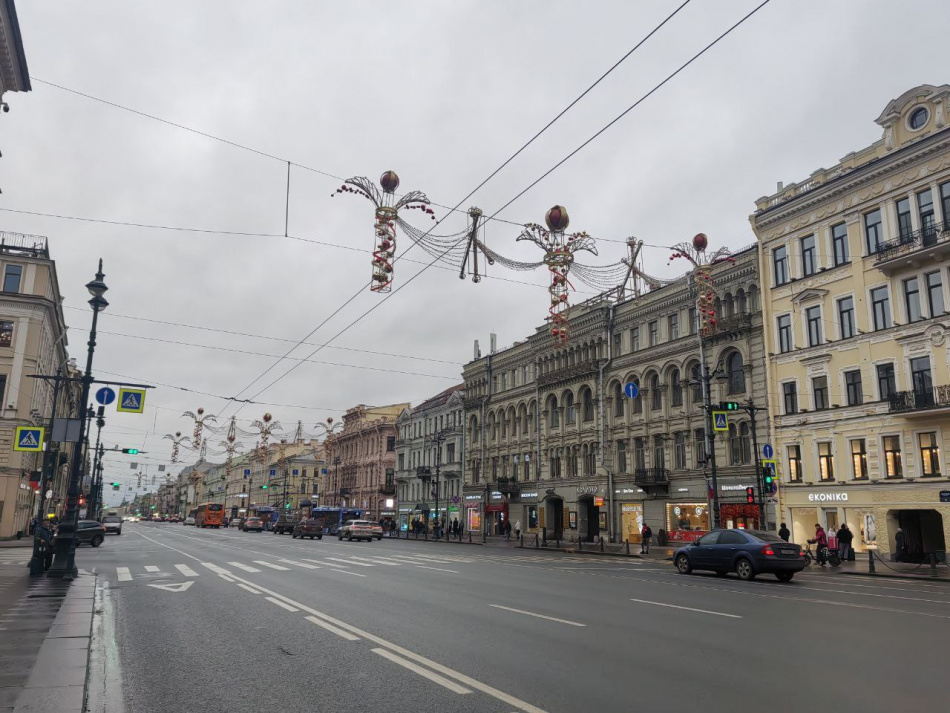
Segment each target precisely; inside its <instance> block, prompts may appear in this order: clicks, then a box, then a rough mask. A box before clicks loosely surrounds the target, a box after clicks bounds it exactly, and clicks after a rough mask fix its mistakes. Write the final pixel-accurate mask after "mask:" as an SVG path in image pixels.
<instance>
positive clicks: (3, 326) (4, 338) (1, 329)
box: [0, 322, 13, 347]
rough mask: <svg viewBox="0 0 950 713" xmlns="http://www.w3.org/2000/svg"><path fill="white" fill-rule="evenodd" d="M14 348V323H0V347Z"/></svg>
mask: <svg viewBox="0 0 950 713" xmlns="http://www.w3.org/2000/svg"><path fill="white" fill-rule="evenodd" d="M11 346H13V322H0V347H11Z"/></svg>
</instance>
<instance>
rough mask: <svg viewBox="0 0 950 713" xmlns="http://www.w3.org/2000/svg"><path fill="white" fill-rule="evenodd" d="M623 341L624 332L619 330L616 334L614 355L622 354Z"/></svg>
mask: <svg viewBox="0 0 950 713" xmlns="http://www.w3.org/2000/svg"><path fill="white" fill-rule="evenodd" d="M622 342H623V334H622V333H621V332H617V333H616V334H615V335H614V356H619V355H620V351H621V344H622Z"/></svg>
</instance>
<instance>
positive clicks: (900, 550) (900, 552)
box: [894, 527, 907, 562]
mask: <svg viewBox="0 0 950 713" xmlns="http://www.w3.org/2000/svg"><path fill="white" fill-rule="evenodd" d="M894 544H895V545H896V546H897V555H896V557H895V561H897V562H903V561H904V558H905V556H906V554H907V553H906V551H905V549H904V548H905V546H906V543H905V542H904V531H903V530H902V529H901V528H900V527H898V528H897V532H895V533H894Z"/></svg>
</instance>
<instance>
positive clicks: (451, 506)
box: [383, 505, 459, 515]
mask: <svg viewBox="0 0 950 713" xmlns="http://www.w3.org/2000/svg"><path fill="white" fill-rule="evenodd" d="M458 511H459V508H458V505H449V512H458ZM383 514H384V515H385V514H386V513H383Z"/></svg>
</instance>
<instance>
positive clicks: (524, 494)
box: [521, 492, 538, 500]
mask: <svg viewBox="0 0 950 713" xmlns="http://www.w3.org/2000/svg"><path fill="white" fill-rule="evenodd" d="M536 497H538V494H537V493H536V492H534V493H521V499H522V500H524V499H525V498H536Z"/></svg>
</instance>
